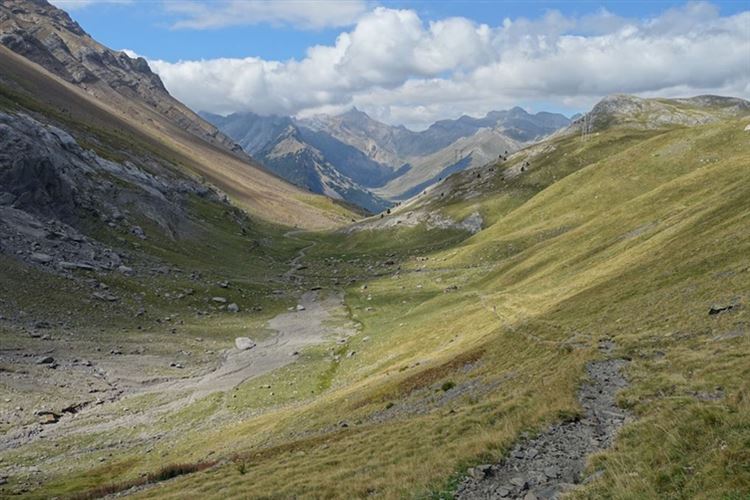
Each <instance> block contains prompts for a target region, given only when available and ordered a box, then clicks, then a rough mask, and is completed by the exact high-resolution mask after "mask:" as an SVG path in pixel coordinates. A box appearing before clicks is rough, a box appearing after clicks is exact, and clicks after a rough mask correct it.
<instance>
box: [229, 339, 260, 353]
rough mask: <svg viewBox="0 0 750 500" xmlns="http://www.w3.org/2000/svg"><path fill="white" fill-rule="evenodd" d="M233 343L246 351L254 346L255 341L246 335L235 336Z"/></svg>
mask: <svg viewBox="0 0 750 500" xmlns="http://www.w3.org/2000/svg"><path fill="white" fill-rule="evenodd" d="M234 345H235V347H237V349H239V350H240V351H247V350H248V349H252V348H253V347H255V342H253V341H252V339H250V338H248V337H237V338H236V339H234Z"/></svg>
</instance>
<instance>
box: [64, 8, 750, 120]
mask: <svg viewBox="0 0 750 500" xmlns="http://www.w3.org/2000/svg"><path fill="white" fill-rule="evenodd" d="M53 3H56V4H57V5H58V6H61V7H63V8H65V9H66V10H68V11H69V12H70V13H71V15H72V17H73V18H74V19H75V20H77V21H78V22H79V23H80V24H81V26H82V27H83V28H84V29H85V30H86V31H88V32H89V33H90V34H91V35H92V36H93V37H94V38H95V39H97V40H99V41H100V42H102V43H104V44H105V45H107V46H109V47H111V48H113V49H127V50H130V51H132V52H133V53H135V54H138V55H141V56H143V57H145V58H146V59H147V60H148V61H149V64H150V65H151V67H152V69H154V70H155V71H156V72H157V73H159V75H160V76H161V77H162V79H163V80H164V82H165V85H166V86H167V88H168V89H169V90H170V92H172V93H173V94H174V95H175V96H176V97H178V98H179V99H181V100H183V101H184V102H186V104H188V105H189V106H191V107H193V108H194V109H196V110H205V111H212V112H217V113H222V114H226V113H231V112H236V111H254V112H258V113H261V114H291V115H302V116H304V115H309V114H314V113H317V112H328V113H334V112H341V111H344V110H346V109H347V108H349V107H351V106H352V105H356V106H357V107H359V108H360V109H364V110H365V111H367V112H368V113H369V114H371V115H373V116H375V117H376V118H379V119H381V120H383V121H386V122H389V123H394V124H405V125H407V126H410V127H412V128H422V127H425V126H426V125H428V124H429V123H431V122H432V121H434V120H437V119H441V118H454V117H457V116H459V115H461V114H470V115H474V116H478V115H483V114H484V113H485V112H487V111H489V110H491V109H503V108H507V107H511V106H513V105H520V106H523V107H525V108H527V109H529V110H531V111H535V110H542V109H544V110H552V111H561V112H564V113H567V114H572V113H575V112H577V111H581V110H585V109H588V107H590V106H591V105H592V104H593V103H595V102H596V101H597V100H598V99H600V98H601V97H603V96H604V95H607V94H610V93H616V92H625V93H634V94H639V95H645V96H649V95H663V96H682V95H695V94H698V93H719V94H729V95H735V96H739V97H745V98H747V97H750V82H749V81H748V80H750V7H749V5H750V2H749V1H747V0H745V1H732V0H725V1H712V2H709V1H699V2H683V1H666V0H665V1H647V0H642V1H619V2H593V1H577V2H573V1H565V2H563V1H558V2H542V1H523V2H522V1H497V0H495V1H474V0H467V1H422V0H404V1H386V0H383V1H371V0H345V1H344V0H342V1H336V0H277V1H275V2H274V1H268V0H212V1H197V0H195V1H192V0H163V1H162V0H148V1H139V0H53Z"/></svg>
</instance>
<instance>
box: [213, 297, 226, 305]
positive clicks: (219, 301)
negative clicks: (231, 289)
mask: <svg viewBox="0 0 750 500" xmlns="http://www.w3.org/2000/svg"><path fill="white" fill-rule="evenodd" d="M211 300H212V301H213V302H216V303H217V304H226V303H227V299H226V298H225V297H211Z"/></svg>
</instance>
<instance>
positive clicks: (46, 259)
mask: <svg viewBox="0 0 750 500" xmlns="http://www.w3.org/2000/svg"><path fill="white" fill-rule="evenodd" d="M31 260H33V261H34V262H38V263H39V264H49V263H50V262H52V256H51V255H47V254H46V253H40V252H34V253H32V254H31Z"/></svg>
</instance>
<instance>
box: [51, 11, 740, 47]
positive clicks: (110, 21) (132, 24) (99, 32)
mask: <svg viewBox="0 0 750 500" xmlns="http://www.w3.org/2000/svg"><path fill="white" fill-rule="evenodd" d="M167 1H168V0H167ZM281 1H283V0H281ZM53 3H55V2H54V0H53ZM57 3H58V4H60V3H62V4H63V7H64V8H67V9H68V12H69V13H70V14H71V16H72V17H73V19H75V20H76V21H78V22H79V24H81V26H82V27H83V28H84V29H85V30H86V31H87V32H88V33H89V34H91V36H93V37H94V38H95V39H96V40H98V41H100V42H101V43H103V44H104V45H107V46H108V47H111V48H114V49H124V48H127V49H131V50H133V51H135V52H137V53H138V54H143V55H145V56H148V57H149V58H152V59H162V60H165V61H171V62H176V61H178V60H180V59H211V58H217V57H246V56H258V57H262V58H264V59H274V60H285V59H289V58H300V57H303V56H304V55H305V50H306V49H307V47H309V46H311V45H316V44H332V43H333V42H334V41H335V40H336V37H337V36H338V34H339V33H340V32H341V27H336V28H317V29H310V28H305V29H301V28H296V27H294V26H290V25H288V24H287V25H280V24H276V25H270V24H258V25H252V26H228V27H223V28H214V29H205V30H195V29H173V28H172V25H173V24H174V23H175V22H176V21H177V20H178V19H179V18H180V16H179V15H175V14H173V13H170V12H168V11H166V10H165V9H164V7H163V3H162V2H158V1H150V0H149V1H139V0H134V1H133V2H132V3H131V2H124V3H119V2H116V3H109V2H91V3H89V2H77V1H76V0H72V1H71V2H68V3H66V2H57ZM164 3H166V2H164ZM196 3H199V2H196ZM203 3H206V4H209V3H210V1H207V2H203ZM311 3H312V2H311ZM712 3H713V4H714V5H716V6H717V7H718V8H719V10H720V12H721V13H722V15H729V14H734V13H737V12H741V11H743V10H748V8H749V7H748V5H750V2H749V1H740V0H734V1H733V0H728V1H727V0H725V1H719V2H712ZM373 4H376V5H384V6H387V7H391V8H398V9H413V10H415V11H416V12H418V13H419V15H420V17H421V18H422V19H423V20H425V21H427V22H428V21H434V20H438V19H443V18H446V17H452V16H458V17H466V18H469V19H472V20H474V21H475V22H477V23H485V24H490V25H497V24H500V23H502V21H503V19H504V18H506V17H509V18H511V19H515V18H518V17H526V18H538V17H540V16H542V15H543V14H544V13H545V12H547V11H548V10H558V11H560V12H561V13H563V14H565V15H574V16H580V15H585V14H588V13H592V12H596V11H598V10H600V9H602V8H605V9H607V10H608V11H610V12H613V13H615V14H619V15H621V16H624V17H638V18H644V17H652V16H656V15H658V14H659V13H660V12H663V11H664V10H666V9H668V8H671V7H678V6H680V5H684V4H685V2H682V1H671V0H669V1H667V0H662V1H659V0H628V1H619V2H590V1H557V2H542V1H520V2H519V1H502V0H486V1H480V0H465V1H460V0H459V1H455V0H454V1H435V0H422V1H403V2H392V1H381V2H377V3H375V2H373ZM71 7H72V8H71ZM344 27H345V26H344Z"/></svg>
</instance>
